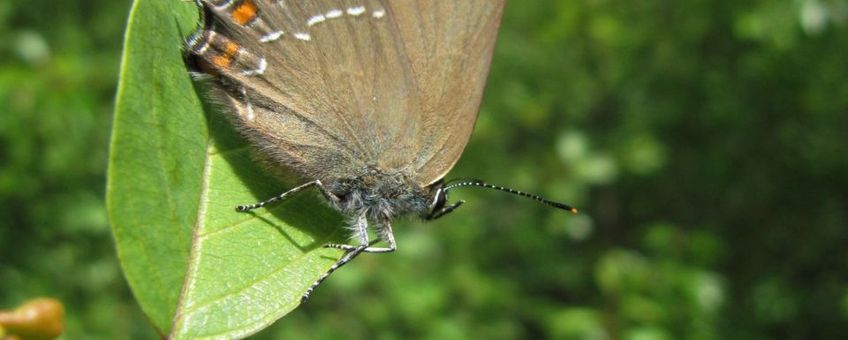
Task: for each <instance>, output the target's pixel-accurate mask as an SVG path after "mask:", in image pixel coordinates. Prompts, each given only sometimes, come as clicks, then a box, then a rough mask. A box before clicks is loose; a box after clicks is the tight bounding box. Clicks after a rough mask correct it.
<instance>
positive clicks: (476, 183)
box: [444, 179, 577, 214]
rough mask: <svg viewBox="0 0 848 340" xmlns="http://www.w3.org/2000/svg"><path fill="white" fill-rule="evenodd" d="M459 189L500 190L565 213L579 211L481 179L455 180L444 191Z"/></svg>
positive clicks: (563, 204) (566, 205)
mask: <svg viewBox="0 0 848 340" xmlns="http://www.w3.org/2000/svg"><path fill="white" fill-rule="evenodd" d="M459 187H481V188H487V189H494V190H500V191H504V192H508V193H510V194H513V195H518V196H522V197H527V198H530V199H533V200H535V201H538V202H540V203H542V204H545V205H548V206H551V207H554V208H558V209H562V210H565V211H568V212H571V213H574V214H576V213H577V209H575V208H574V207H572V206H570V205H568V204H565V203H560V202H555V201H551V200H549V199H546V198H544V197H542V196H539V195H535V194H530V193H526V192H523V191H519V190H515V189H510V188H505V187H502V186H498V185H494V184H489V183H486V182H484V181H481V180H479V179H458V180H454V181H451V182H450V183H448V184H447V185H445V189H444V190H445V192H448V191H450V190H451V189H453V188H459Z"/></svg>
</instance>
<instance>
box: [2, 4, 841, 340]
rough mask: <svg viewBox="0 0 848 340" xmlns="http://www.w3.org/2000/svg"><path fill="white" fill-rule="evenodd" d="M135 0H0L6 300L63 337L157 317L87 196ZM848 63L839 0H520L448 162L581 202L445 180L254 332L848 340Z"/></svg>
mask: <svg viewBox="0 0 848 340" xmlns="http://www.w3.org/2000/svg"><path fill="white" fill-rule="evenodd" d="M163 1H165V0H163ZM169 1H170V0H169ZM173 1H177V0H173ZM129 5H130V3H129V1H106V0H93V1H58V2H57V1H47V0H34V1H29V2H23V1H3V2H0V28H2V29H0V109H2V110H3V112H2V114H0V226H1V227H0V308H11V307H13V306H14V305H17V304H18V303H21V302H22V301H24V300H26V299H28V298H32V297H35V296H42V295H46V296H55V297H58V298H60V299H61V300H62V301H63V302H64V303H65V304H66V308H67V320H68V331H67V334H66V336H65V337H66V338H69V339H77V338H87V339H91V338H104V339H116V338H151V337H155V333H153V331H152V330H151V328H150V327H149V326H148V325H147V323H146V320H145V318H144V316H143V315H142V314H141V312H140V310H139V308H138V307H137V306H136V305H135V303H134V301H133V300H132V296H131V294H130V293H129V290H128V289H127V287H126V284H125V282H124V281H123V278H122V276H121V273H120V269H119V265H118V262H117V259H116V257H115V254H114V249H113V244H112V240H111V237H110V235H109V228H108V221H107V220H106V217H105V213H104V199H103V193H104V184H105V173H106V156H107V152H108V150H107V149H108V138H109V127H110V121H111V114H112V109H113V99H114V94H115V90H116V81H117V72H118V64H119V55H120V48H121V39H122V33H123V29H124V23H125V20H126V17H127V12H128V9H129ZM188 5H190V3H187V6H188ZM846 57H848V1H845V0H829V1H828V0H794V1H788V0H787V1H704V0H685V1H673V2H672V1H659V0H649V1H636V2H621V1H605V0H586V1H578V0H570V1H512V2H510V3H508V4H507V9H506V14H505V17H504V21H503V26H502V31H501V35H500V40H499V42H498V46H497V50H496V54H495V58H494V62H493V66H492V73H491V76H490V79H489V84H488V88H487V92H486V95H485V98H484V103H483V106H482V109H481V114H480V119H479V121H478V124H477V128H476V131H475V133H474V135H473V137H472V141H471V143H470V145H469V146H468V148H467V150H466V152H465V154H464V156H463V158H462V159H461V161H460V163H459V164H458V165H457V168H456V169H455V171H454V172H453V173H452V174H451V175H452V176H456V177H461V176H471V177H477V178H482V179H486V180H489V181H491V182H494V183H498V184H504V185H508V186H511V187H515V188H517V189H522V190H528V191H533V192H539V193H543V194H545V195H546V196H549V197H551V198H555V199H561V200H566V201H569V202H570V203H572V204H574V205H575V206H577V207H579V208H580V209H581V214H579V215H576V216H570V215H568V214H565V213H562V212H561V211H555V210H552V209H547V208H545V207H543V206H539V205H536V204H534V203H533V202H532V201H526V200H522V199H520V198H516V197H512V196H508V195H503V194H500V193H498V192H489V191H483V190H478V189H468V190H465V191H463V192H461V193H460V192H456V191H455V192H454V193H456V195H452V196H454V197H452V198H454V199H458V198H464V199H467V200H468V201H469V203H468V204H466V205H465V206H463V208H462V209H460V210H459V211H458V212H456V213H454V214H452V215H451V216H449V217H447V218H445V219H442V220H439V221H436V222H434V223H429V224H426V225H425V224H423V223H421V222H418V221H413V220H410V221H402V222H399V223H397V224H396V226H395V230H396V232H395V233H396V237H397V239H398V242H399V252H397V253H395V254H391V255H377V256H362V257H360V258H359V259H357V261H356V262H355V263H354V264H353V265H351V266H349V267H345V268H344V270H341V271H340V272H339V273H337V274H335V275H334V276H333V278H332V279H330V280H329V281H328V282H327V283H326V284H325V285H323V286H322V287H321V288H320V289H319V290H318V291H317V292H316V294H315V295H314V297H313V298H312V299H311V300H310V301H309V303H308V304H306V305H305V306H303V307H302V308H300V309H298V310H296V311H295V312H293V313H292V314H290V315H289V316H287V317H286V318H285V319H283V320H282V321H280V322H278V323H277V324H276V325H275V326H274V327H272V328H270V329H268V330H266V331H263V332H262V333H260V334H259V335H258V337H262V338H278V337H283V336H287V337H289V338H305V337H308V338H330V337H339V338H366V337H367V338H380V339H393V338H402V337H408V336H413V337H416V338H419V337H422V338H438V339H446V338H447V339H450V338H490V339H511V338H539V337H543V338H566V339H569V338H574V339H634V340H643V339H644V340H649V339H679V338H689V339H724V338H736V339H771V338H779V339H813V338H838V337H840V336H844V334H848V213H846V209H848V156H846V155H848V81H846V79H848V62H846V60H848V59H846Z"/></svg>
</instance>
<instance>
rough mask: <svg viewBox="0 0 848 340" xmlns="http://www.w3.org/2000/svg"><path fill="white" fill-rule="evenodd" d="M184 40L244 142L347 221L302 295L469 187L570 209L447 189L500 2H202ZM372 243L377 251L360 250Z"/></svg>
mask: <svg viewBox="0 0 848 340" xmlns="http://www.w3.org/2000/svg"><path fill="white" fill-rule="evenodd" d="M196 4H197V5H198V7H199V8H200V9H201V12H202V24H201V27H200V28H199V29H198V30H197V31H196V32H195V33H194V34H192V35H191V36H190V37H189V38H188V39H187V41H186V46H185V50H186V52H187V55H188V57H189V58H188V59H189V60H190V64H191V65H193V68H194V69H195V70H196V71H199V72H202V73H204V74H207V75H211V77H213V78H214V81H213V83H214V88H213V92H215V93H217V95H218V96H220V97H223V98H224V101H225V102H226V103H227V104H228V106H229V108H230V110H229V111H230V112H229V113H228V114H229V115H230V116H231V118H232V119H231V120H232V121H233V122H234V125H236V127H237V128H238V130H239V131H240V132H241V134H242V135H243V136H244V137H245V138H246V139H247V140H249V141H250V142H251V143H252V144H253V145H254V146H255V147H256V148H257V150H258V151H259V153H260V154H261V155H262V156H263V157H264V158H267V159H268V160H269V163H270V164H272V166H275V167H282V168H285V169H289V170H290V171H292V172H294V173H296V174H297V175H298V176H299V177H301V178H302V179H303V183H302V184H301V185H298V186H296V187H294V188H292V189H289V190H287V191H285V192H283V193H282V194H280V195H278V196H276V197H272V198H270V199H268V200H266V201H263V202H260V203H256V204H250V205H242V206H238V207H237V210H239V211H249V210H253V209H258V208H261V207H264V206H265V205H267V204H270V203H273V202H276V201H281V200H284V199H286V198H288V197H290V196H291V195H294V194H295V193H298V192H300V191H303V190H305V189H308V188H314V189H317V190H318V191H319V192H320V193H321V194H322V195H323V196H324V197H325V198H326V200H327V201H328V202H329V203H330V205H332V206H333V207H335V208H336V209H338V210H339V211H341V212H342V213H343V214H345V215H347V216H350V217H351V220H352V222H351V226H350V227H351V229H352V232H353V238H352V242H351V243H352V244H327V245H325V247H329V248H336V249H340V250H342V251H343V252H344V254H343V255H342V256H341V258H340V259H339V260H338V261H337V262H336V263H335V264H334V265H333V266H332V267H330V269H329V270H328V271H327V272H326V273H325V274H324V275H323V276H322V277H321V278H319V279H318V280H317V281H316V282H315V283H314V284H313V285H312V286H311V287H310V288H309V289H308V290H307V291H306V292H305V293H304V295H303V298H302V300H303V301H305V300H306V299H307V298H308V297H309V296H310V294H311V293H312V292H313V290H314V289H315V288H316V287H317V286H318V285H319V284H320V283H321V282H323V281H324V280H325V279H326V278H327V277H328V276H329V275H330V274H332V273H333V272H334V271H335V270H336V269H338V268H339V267H341V266H343V265H344V264H346V263H348V262H350V261H351V260H352V259H354V258H355V257H357V256H358V255H360V254H361V253H386V252H393V251H395V250H396V249H397V243H396V242H395V238H394V234H393V233H392V221H393V220H394V219H395V218H397V217H399V216H404V215H417V216H420V217H422V218H424V219H428V220H432V219H436V218H439V217H442V216H444V215H446V214H448V213H450V212H452V211H454V210H455V209H456V208H458V207H459V206H460V205H462V204H463V203H464V201H461V200H460V201H457V202H454V203H450V204H449V203H448V192H449V191H450V190H451V189H453V188H457V187H462V186H478V187H486V188H492V189H498V190H502V191H507V192H510V193H514V194H518V195H522V196H527V197H530V198H533V199H536V200H538V201H540V202H542V203H545V204H547V205H550V206H553V207H556V208H560V209H564V210H568V211H572V212H576V210H575V209H574V208H572V207H570V206H568V205H565V204H562V203H558V202H553V201H549V200H546V199H544V198H542V197H539V196H537V195H532V194H527V193H523V192H520V191H517V190H512V189H507V188H503V187H500V186H495V185H491V184H488V183H485V182H482V181H478V180H458V181H452V182H446V181H445V180H444V177H445V175H446V174H447V173H448V171H450V170H451V168H452V167H453V166H454V165H455V164H456V162H457V161H458V160H459V157H460V155H461V153H462V151H463V149H464V148H465V146H466V144H467V143H468V140H469V138H470V136H471V132H472V130H473V128H474V124H475V122H476V120H477V114H478V108H479V105H480V101H481V98H482V95H483V88H484V85H485V83H486V77H487V75H488V71H489V65H490V63H491V60H492V52H493V49H494V46H495V40H496V37H497V32H498V26H499V25H500V19H501V16H502V13H503V6H504V1H503V0H431V1H413V0H314V1H283V0H217V1H216V0H197V1H196ZM369 228H371V229H374V230H375V231H376V235H378V240H376V241H384V242H385V246H376V244H377V242H376V241H372V240H370V239H369V233H368V231H369Z"/></svg>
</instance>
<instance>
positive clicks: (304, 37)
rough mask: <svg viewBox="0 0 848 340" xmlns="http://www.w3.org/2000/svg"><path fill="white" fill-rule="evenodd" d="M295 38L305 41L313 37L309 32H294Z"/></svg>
mask: <svg viewBox="0 0 848 340" xmlns="http://www.w3.org/2000/svg"><path fill="white" fill-rule="evenodd" d="M294 38H295V39H298V40H303V41H309V40H312V37H311V36H309V33H306V32H297V33H295V34H294Z"/></svg>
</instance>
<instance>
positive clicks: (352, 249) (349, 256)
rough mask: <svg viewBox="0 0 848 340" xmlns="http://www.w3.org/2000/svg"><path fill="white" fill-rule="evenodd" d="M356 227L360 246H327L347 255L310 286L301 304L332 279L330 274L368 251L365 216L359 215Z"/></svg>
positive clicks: (301, 299)
mask: <svg viewBox="0 0 848 340" xmlns="http://www.w3.org/2000/svg"><path fill="white" fill-rule="evenodd" d="M355 227H356V234H357V235H356V236H357V237H358V238H359V245H358V246H351V245H336V246H332V245H333V244H332V243H331V244H328V245H325V247H329V248H337V249H343V250H345V251H346V253H345V255H344V256H342V258H340V259H339V260H338V261H336V263H333V265H332V266H330V269H328V270H327V272H326V273H324V275H321V277H320V278H318V280H317V281H315V283H313V284H312V285H311V286H309V289H307V290H306V292H305V293H303V296H302V297H301V298H300V303H304V302H306V300H308V299H309V296H310V295H312V291H314V290H315V288H316V287H318V285H320V284H321V282H324V280H326V279H327V278H328V277H330V274H333V272H334V271H336V270H337V269H339V268H341V266H344V265H345V264H347V263H348V262H350V261H351V260H353V259H354V258H356V257H357V256H359V254H362V252H364V251H365V249H368V245H369V244H368V220H367V219H366V217H365V214H362V215H359V217H358V218H357V219H356V225H355ZM342 246H345V247H342Z"/></svg>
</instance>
